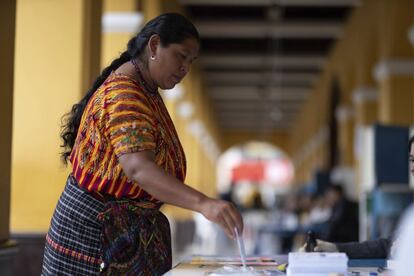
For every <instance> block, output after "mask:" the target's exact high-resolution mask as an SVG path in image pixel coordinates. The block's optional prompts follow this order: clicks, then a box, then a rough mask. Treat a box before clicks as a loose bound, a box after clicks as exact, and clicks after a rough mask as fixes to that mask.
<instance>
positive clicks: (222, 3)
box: [179, 0, 361, 7]
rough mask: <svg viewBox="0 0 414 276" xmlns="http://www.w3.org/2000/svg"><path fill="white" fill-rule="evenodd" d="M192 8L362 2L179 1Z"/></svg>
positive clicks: (353, 1)
mask: <svg viewBox="0 0 414 276" xmlns="http://www.w3.org/2000/svg"><path fill="white" fill-rule="evenodd" d="M179 2H180V3H181V4H183V5H192V6H259V7H260V6H272V5H279V6H331V7H332V6H340V7H342V6H357V5H360V4H361V0H179Z"/></svg>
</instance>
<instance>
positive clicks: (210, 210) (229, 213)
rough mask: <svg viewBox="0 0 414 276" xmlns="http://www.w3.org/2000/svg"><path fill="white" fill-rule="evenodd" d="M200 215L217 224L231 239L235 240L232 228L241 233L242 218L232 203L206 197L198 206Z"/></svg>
mask: <svg viewBox="0 0 414 276" xmlns="http://www.w3.org/2000/svg"><path fill="white" fill-rule="evenodd" d="M200 213H201V214H203V215H204V216H205V217H206V218H207V219H208V220H210V221H212V222H214V223H217V224H218V225H220V226H221V228H223V230H224V232H225V233H226V234H227V236H229V237H230V238H231V239H235V238H236V234H235V232H234V228H235V227H236V228H237V230H238V232H239V233H240V234H241V233H243V218H242V216H241V214H240V212H239V210H237V208H236V206H234V204H233V203H231V202H228V201H225V200H220V199H213V198H209V197H206V198H205V199H204V200H203V201H202V202H201V204H200Z"/></svg>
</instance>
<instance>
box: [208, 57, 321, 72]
mask: <svg viewBox="0 0 414 276" xmlns="http://www.w3.org/2000/svg"><path fill="white" fill-rule="evenodd" d="M325 62H326V58H325V57H323V56H300V55H298V56H282V55H254V54H246V55H213V54H204V55H202V56H200V63H201V64H202V66H204V67H206V68H208V67H215V68H251V67H262V66H266V65H268V66H270V67H273V68H287V69H295V68H299V69H303V68H305V69H309V68H317V69H320V68H322V67H323V66H324V64H325Z"/></svg>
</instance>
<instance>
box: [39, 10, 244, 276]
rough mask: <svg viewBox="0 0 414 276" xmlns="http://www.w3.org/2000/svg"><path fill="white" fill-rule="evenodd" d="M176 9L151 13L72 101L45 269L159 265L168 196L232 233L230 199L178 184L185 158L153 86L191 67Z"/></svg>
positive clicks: (110, 270)
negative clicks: (64, 169) (67, 169)
mask: <svg viewBox="0 0 414 276" xmlns="http://www.w3.org/2000/svg"><path fill="white" fill-rule="evenodd" d="M199 43H200V39H199V34H198V32H197V30H196V28H195V27H194V25H193V24H192V23H191V22H190V21H189V20H188V19H186V18H185V17H184V16H182V15H180V14H177V13H167V14H162V15H160V16H158V17H156V18H154V19H153V20H151V21H149V22H148V23H147V24H146V25H145V26H144V27H143V29H142V30H141V31H140V32H139V33H138V34H137V35H136V36H135V37H133V38H132V39H131V40H130V41H129V42H128V45H127V50H126V51H125V52H123V53H122V54H121V55H120V57H119V58H117V59H115V60H113V61H112V63H111V64H110V65H109V66H108V67H106V68H105V69H104V70H103V71H102V74H101V75H100V76H99V77H98V78H97V79H96V80H95V82H94V83H93V85H92V87H91V88H90V90H89V91H88V92H87V93H86V95H85V96H84V98H83V99H82V100H81V101H80V102H79V103H77V104H75V105H74V106H73V107H72V110H71V112H70V113H68V116H67V117H66V121H65V122H64V125H63V129H62V134H61V137H62V139H63V146H62V147H63V148H64V152H63V153H62V159H63V160H64V162H65V163H66V162H67V161H70V163H71V165H72V172H71V173H70V175H69V177H68V179H67V182H66V186H65V189H64V191H63V193H62V195H61V197H60V199H59V202H58V204H57V207H56V209H55V212H54V214H53V217H52V221H51V226H50V229H49V231H48V234H47V236H46V246H45V251H44V259H43V270H42V275H95V274H98V273H99V271H100V270H102V274H103V275H161V274H163V273H164V272H166V271H168V270H169V269H171V237H170V227H169V224H168V220H167V218H166V217H165V216H164V215H163V214H162V213H161V212H160V211H159V208H160V207H161V205H163V203H169V204H172V205H176V206H179V207H183V208H186V209H190V210H193V211H196V212H199V213H201V214H202V215H204V216H205V217H206V218H207V219H209V220H211V221H213V222H215V223H217V224H219V225H220V226H221V227H222V228H223V229H224V231H225V232H226V233H227V235H228V236H229V237H231V238H234V236H235V234H234V230H233V229H234V228H235V227H237V229H238V230H239V231H240V232H242V231H243V221H242V217H241V215H240V213H239V212H238V210H237V209H236V208H235V206H234V205H233V204H231V203H229V202H227V201H223V200H218V199H213V198H210V197H207V196H206V195H204V194H202V193H200V192H198V191H197V190H195V189H193V188H191V187H190V186H187V185H186V184H184V179H185V174H186V161H185V156H184V152H183V149H182V146H181V144H180V141H179V139H178V136H177V133H176V131H175V128H174V125H173V122H172V121H171V119H170V116H169V114H168V111H167V109H166V107H165V105H164V103H163V100H162V98H161V96H160V94H159V93H158V88H161V89H171V88H173V87H174V86H175V85H176V84H177V83H179V82H181V80H182V79H183V78H184V77H185V76H186V75H187V73H188V72H189V70H190V67H191V64H192V62H193V61H194V60H195V59H196V58H197V55H198V51H199Z"/></svg>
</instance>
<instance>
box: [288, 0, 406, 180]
mask: <svg viewBox="0 0 414 276" xmlns="http://www.w3.org/2000/svg"><path fill="white" fill-rule="evenodd" d="M413 10H414V2H413V1H411V0H393V1H389V0H366V1H363V2H362V5H361V6H358V7H356V8H355V9H354V11H353V12H352V14H351V15H350V17H349V18H348V21H347V23H346V25H345V28H344V31H343V35H342V38H341V40H339V41H338V42H337V43H336V44H335V45H334V47H333V49H332V51H331V54H330V56H329V59H328V61H327V63H326V64H325V67H324V68H323V70H322V74H321V76H320V79H319V81H318V82H317V84H316V85H315V87H314V88H313V91H312V95H311V97H310V99H309V100H308V101H307V102H306V103H305V104H304V107H303V108H302V110H301V113H300V114H299V116H298V120H297V121H296V123H295V126H294V127H293V129H292V131H291V133H290V141H291V143H290V148H291V149H292V155H293V156H295V158H296V159H297V160H300V162H296V161H295V163H296V164H298V166H297V167H296V172H297V178H296V182H297V183H303V182H307V181H309V180H311V179H310V178H311V177H312V175H313V172H315V170H317V169H320V167H322V168H325V169H327V168H328V165H329V164H327V162H328V158H326V157H327V156H328V155H329V152H328V151H320V149H318V147H314V148H313V149H312V152H311V153H309V154H307V155H306V156H303V152H304V151H303V149H304V148H306V147H307V145H308V144H309V143H310V142H311V141H312V139H313V138H314V137H315V135H316V134H317V133H318V131H319V130H320V129H323V128H324V127H326V126H328V123H329V120H330V118H329V113H328V112H327V111H328V110H329V109H330V102H329V101H330V100H329V99H330V96H331V85H332V83H333V82H334V81H335V80H337V81H338V84H339V90H340V93H341V101H340V103H339V104H340V105H341V106H346V107H347V108H348V109H349V110H350V111H351V114H352V113H354V114H356V116H355V115H351V116H350V117H349V118H348V119H347V121H346V122H338V138H339V141H338V142H339V149H340V156H341V160H340V164H339V166H351V167H353V166H355V160H354V158H355V157H354V156H353V153H354V148H353V146H354V128H355V126H357V125H366V123H373V122H379V123H387V124H399V125H410V124H412V123H413V120H412V118H413V117H414V115H413V112H412V110H413V94H412V92H413V91H414V90H413V89H414V81H413V79H414V76H398V75H396V76H395V75H394V76H393V75H391V76H389V77H387V78H386V79H382V80H375V79H374V77H373V72H374V68H375V66H376V65H377V64H379V63H381V62H382V61H384V60H387V59H390V60H393V59H397V60H406V61H408V60H412V58H413V56H414V54H413V53H414V52H413V47H412V45H410V44H409V41H408V30H409V28H410V27H411V26H412V24H413V23H414V13H413V12H412V11H413ZM365 87H369V88H373V89H377V90H378V92H379V95H378V100H376V101H375V100H374V101H371V102H369V104H368V103H365V104H364V105H360V106H356V105H355V104H354V103H353V102H352V95H353V92H354V91H355V90H356V89H359V88H365ZM367 109H371V110H370V111H369V110H367ZM316 111H317V112H316ZM328 139H329V137H328ZM323 146H324V147H326V145H323ZM318 151H319V152H318ZM315 154H316V155H318V154H324V155H325V157H319V158H320V159H319V160H320V161H318V162H313V161H312V160H314V159H315Z"/></svg>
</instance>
